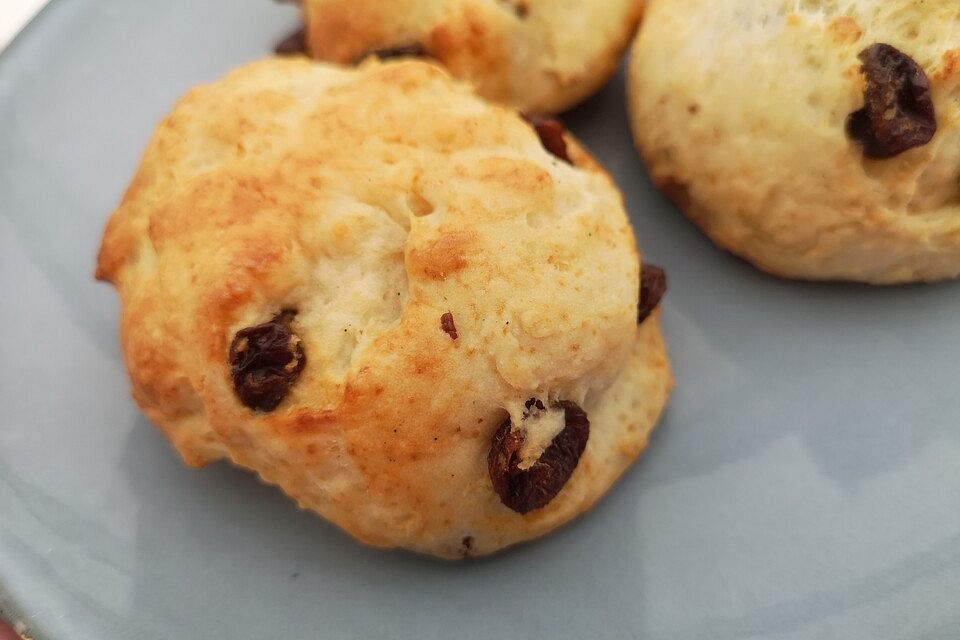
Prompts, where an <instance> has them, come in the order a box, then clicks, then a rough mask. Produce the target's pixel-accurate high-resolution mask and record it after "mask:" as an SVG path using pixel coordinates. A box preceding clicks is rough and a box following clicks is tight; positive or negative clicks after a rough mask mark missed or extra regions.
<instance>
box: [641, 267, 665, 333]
mask: <svg viewBox="0 0 960 640" xmlns="http://www.w3.org/2000/svg"><path fill="white" fill-rule="evenodd" d="M666 292H667V273H666V271H664V270H663V269H661V268H660V267H658V266H657V265H655V264H645V265H643V266H642V267H641V268H640V303H639V304H638V305H637V324H640V323H641V322H643V321H644V320H646V319H647V318H649V317H650V314H651V313H653V310H654V309H656V308H657V305H659V304H660V301H661V300H662V299H663V295H664V294H665V293H666Z"/></svg>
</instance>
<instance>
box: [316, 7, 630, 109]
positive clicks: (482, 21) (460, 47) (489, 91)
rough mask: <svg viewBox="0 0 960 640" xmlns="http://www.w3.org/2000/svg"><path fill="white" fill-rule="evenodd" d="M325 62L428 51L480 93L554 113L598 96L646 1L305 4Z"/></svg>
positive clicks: (319, 50) (415, 53)
mask: <svg viewBox="0 0 960 640" xmlns="http://www.w3.org/2000/svg"><path fill="white" fill-rule="evenodd" d="M302 6H303V14H304V22H305V25H306V26H305V45H306V48H307V51H308V52H309V54H310V55H312V56H313V57H315V58H318V59H321V60H327V61H331V62H338V63H341V64H352V63H354V62H356V61H358V60H361V59H363V58H364V57H365V56H368V55H374V54H375V55H380V56H383V57H389V56H400V55H408V56H411V55H413V56H417V55H418V56H429V57H431V58H433V59H436V60H438V61H440V62H441V63H442V64H443V65H444V66H446V67H447V68H448V69H449V70H450V71H451V73H452V74H453V75H454V76H457V77H459V78H462V79H466V80H469V81H470V82H472V83H473V84H474V86H475V87H476V89H477V91H478V92H479V93H480V95H482V96H484V97H486V98H488V99H490V100H496V101H498V102H501V103H504V104H509V105H512V106H514V107H516V108H517V109H520V110H522V111H527V112H530V113H539V114H545V113H557V112H560V111H563V110H564V109H567V108H569V107H571V106H573V105H575V104H576V103H578V102H580V101H582V100H584V99H585V98H587V97H589V96H590V95H592V94H593V93H595V92H596V91H597V90H598V89H599V88H600V87H601V86H603V84H604V83H606V81H607V80H608V79H609V78H610V76H611V75H613V73H614V71H615V70H616V68H617V64H618V62H619V60H620V58H621V56H622V55H623V52H624V51H625V50H626V48H627V46H629V43H630V40H631V38H632V37H633V34H634V32H635V30H636V27H637V22H638V21H639V19H640V14H641V12H642V10H643V0H602V1H597V0H572V1H571V0H302Z"/></svg>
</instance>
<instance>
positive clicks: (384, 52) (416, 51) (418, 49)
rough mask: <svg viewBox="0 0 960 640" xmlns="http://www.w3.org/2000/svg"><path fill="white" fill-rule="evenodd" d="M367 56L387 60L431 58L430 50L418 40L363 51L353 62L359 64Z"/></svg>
mask: <svg viewBox="0 0 960 640" xmlns="http://www.w3.org/2000/svg"><path fill="white" fill-rule="evenodd" d="M368 56H377V57H378V58H380V59H381V60H388V59H390V58H431V57H433V56H431V55H430V52H428V51H427V49H426V47H424V46H423V45H422V44H420V43H419V42H413V43H410V44H402V45H398V46H396V47H385V48H383V49H371V50H368V51H364V52H363V53H361V54H360V55H359V56H357V57H356V58H355V59H354V61H353V63H354V64H359V63H360V62H361V61H363V60H364V59H365V58H366V57H368Z"/></svg>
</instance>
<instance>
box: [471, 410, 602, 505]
mask: <svg viewBox="0 0 960 640" xmlns="http://www.w3.org/2000/svg"><path fill="white" fill-rule="evenodd" d="M543 407H544V405H543V403H542V402H540V401H539V400H537V401H535V402H532V401H527V404H526V412H525V414H524V415H525V416H528V415H530V412H531V411H533V410H534V409H537V410H543ZM555 408H557V409H563V417H564V427H563V429H562V430H561V431H560V433H558V434H557V436H556V437H555V438H554V439H553V442H551V443H550V446H548V447H547V448H546V449H545V450H544V452H543V454H542V455H541V456H540V458H539V459H537V461H536V462H534V463H533V464H532V465H531V466H530V467H529V468H527V469H521V468H520V466H519V465H520V462H521V460H520V449H521V447H522V446H523V441H524V436H523V433H522V431H521V430H520V429H514V428H513V424H512V423H511V421H510V419H509V418H508V419H507V420H506V422H504V423H503V424H502V425H501V426H500V428H499V429H498V430H497V432H496V434H494V436H493V443H492V446H491V447H490V453H489V455H488V456H487V466H488V469H489V472H490V480H491V481H492V483H493V489H494V491H496V492H497V495H499V496H500V501H501V502H502V503H503V504H504V505H506V506H507V507H509V508H510V509H513V510H514V511H516V512H517V513H528V512H530V511H533V510H534V509H540V508H541V507H544V506H546V505H547V504H548V503H549V502H550V501H551V500H553V499H554V497H556V495H557V494H558V493H560V490H561V489H562V488H563V486H564V485H565V484H566V483H567V481H568V480H569V479H570V476H571V475H573V470H574V469H576V468H577V463H578V462H579V461H580V456H582V455H583V451H584V449H585V448H586V446H587V439H588V438H589V437H590V420H589V419H587V414H586V413H585V412H584V411H583V409H581V408H580V407H579V406H577V404H576V403H574V402H569V401H563V402H559V403H557V404H556V405H555Z"/></svg>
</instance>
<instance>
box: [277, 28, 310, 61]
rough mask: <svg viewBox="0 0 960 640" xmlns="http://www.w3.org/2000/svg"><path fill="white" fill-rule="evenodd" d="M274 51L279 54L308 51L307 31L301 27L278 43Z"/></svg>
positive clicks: (290, 54) (294, 53)
mask: <svg viewBox="0 0 960 640" xmlns="http://www.w3.org/2000/svg"><path fill="white" fill-rule="evenodd" d="M273 52H274V53H276V54H277V55H279V56H296V55H301V54H305V53H306V52H307V32H306V30H305V29H304V28H303V27H301V28H299V29H297V30H296V31H294V32H292V33H291V34H290V35H288V36H287V37H286V38H284V39H283V40H281V41H280V42H278V43H277V46H276V47H274V48H273Z"/></svg>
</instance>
